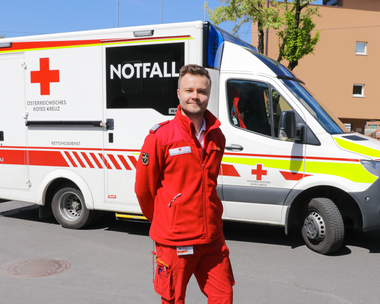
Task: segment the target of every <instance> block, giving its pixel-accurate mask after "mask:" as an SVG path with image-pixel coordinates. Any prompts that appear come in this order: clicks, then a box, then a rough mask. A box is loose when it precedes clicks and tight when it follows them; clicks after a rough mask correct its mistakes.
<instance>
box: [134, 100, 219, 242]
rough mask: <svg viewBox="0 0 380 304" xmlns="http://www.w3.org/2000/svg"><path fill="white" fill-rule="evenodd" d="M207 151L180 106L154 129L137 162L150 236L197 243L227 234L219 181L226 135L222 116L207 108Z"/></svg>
mask: <svg viewBox="0 0 380 304" xmlns="http://www.w3.org/2000/svg"><path fill="white" fill-rule="evenodd" d="M204 117H205V120H206V133H205V137H204V151H203V156H202V148H201V145H200V144H199V142H198V140H197V138H196V136H195V127H194V124H193V123H192V122H191V121H190V119H189V118H187V117H186V116H184V115H182V113H181V109H180V107H178V110H177V114H176V115H175V117H174V119H173V120H170V121H168V122H166V123H162V124H160V125H159V127H158V126H157V127H158V128H153V130H151V131H150V134H149V135H148V136H147V137H146V138H145V142H144V145H143V147H142V148H141V154H140V157H139V161H138V164H137V173H136V184H135V192H136V195H137V199H138V201H139V203H140V207H141V210H142V212H143V214H144V215H145V217H146V218H147V219H148V220H149V221H151V222H152V224H151V228H150V237H151V238H152V239H153V240H154V241H156V242H158V243H161V244H163V245H168V246H179V245H196V244H206V243H210V242H212V241H215V240H216V239H218V238H219V237H221V236H222V235H223V231H222V225H223V224H222V213H223V206H222V203H221V201H220V199H219V197H218V195H217V191H216V186H217V178H218V174H219V169H220V163H221V160H222V156H223V153H224V147H225V138H224V135H223V133H222V131H221V130H220V129H219V126H220V122H219V120H218V119H217V118H216V117H215V116H214V115H212V114H211V112H209V111H208V110H207V111H206V112H205V115H204Z"/></svg>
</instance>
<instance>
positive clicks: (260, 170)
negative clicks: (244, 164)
mask: <svg viewBox="0 0 380 304" xmlns="http://www.w3.org/2000/svg"><path fill="white" fill-rule="evenodd" d="M267 172H268V171H267V170H263V165H262V164H257V167H256V169H252V174H253V175H256V179H257V180H261V178H262V177H263V175H267Z"/></svg>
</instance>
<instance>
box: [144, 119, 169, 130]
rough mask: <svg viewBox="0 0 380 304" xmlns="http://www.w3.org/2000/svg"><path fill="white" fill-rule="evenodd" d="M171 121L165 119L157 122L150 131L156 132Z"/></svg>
mask: <svg viewBox="0 0 380 304" xmlns="http://www.w3.org/2000/svg"><path fill="white" fill-rule="evenodd" d="M169 122H170V120H168V121H164V122H161V123H159V124H155V125H154V126H153V127H152V128H151V129H150V130H149V133H154V132H156V131H157V130H158V129H159V128H160V127H162V126H164V125H166V124H168V123H169Z"/></svg>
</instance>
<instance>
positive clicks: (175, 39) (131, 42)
mask: <svg viewBox="0 0 380 304" xmlns="http://www.w3.org/2000/svg"><path fill="white" fill-rule="evenodd" d="M187 39H194V38H193V37H179V38H165V39H150V40H132V41H120V42H104V43H102V44H103V45H118V44H135V43H146V42H167V41H181V40H187Z"/></svg>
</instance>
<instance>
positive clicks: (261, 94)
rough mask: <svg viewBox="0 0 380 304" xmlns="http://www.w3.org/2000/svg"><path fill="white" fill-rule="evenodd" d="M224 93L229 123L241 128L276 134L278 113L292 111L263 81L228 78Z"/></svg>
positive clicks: (265, 133) (276, 135) (270, 134)
mask: <svg viewBox="0 0 380 304" xmlns="http://www.w3.org/2000/svg"><path fill="white" fill-rule="evenodd" d="M227 92H228V109H229V113H230V122H231V124H232V125H234V126H235V127H238V128H241V129H246V130H249V131H253V132H256V133H260V134H263V135H267V136H272V137H278V126H279V121H280V116H281V113H282V112H283V111H292V110H293V109H292V108H291V107H290V106H289V104H288V103H287V102H286V101H285V99H284V98H283V97H282V96H281V95H280V94H279V93H278V92H277V91H276V90H275V89H273V88H270V87H269V86H268V84H266V83H262V82H255V81H247V80H229V81H228V82H227ZM269 92H271V93H269ZM269 94H271V96H270V97H271V98H269Z"/></svg>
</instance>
